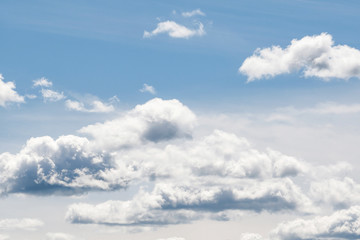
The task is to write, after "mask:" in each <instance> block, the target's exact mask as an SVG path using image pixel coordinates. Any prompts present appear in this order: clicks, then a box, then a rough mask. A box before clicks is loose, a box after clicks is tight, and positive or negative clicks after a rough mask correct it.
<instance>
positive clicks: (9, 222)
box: [0, 218, 44, 230]
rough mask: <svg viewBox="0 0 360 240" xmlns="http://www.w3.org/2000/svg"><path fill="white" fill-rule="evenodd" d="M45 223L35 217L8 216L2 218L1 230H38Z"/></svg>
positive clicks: (0, 220) (0, 221)
mask: <svg viewBox="0 0 360 240" xmlns="http://www.w3.org/2000/svg"><path fill="white" fill-rule="evenodd" d="M43 225H44V223H43V222H42V221H40V220H39V219H35V218H22V219H17V218H8V219H0V230H36V229H38V228H39V227H42V226H43Z"/></svg>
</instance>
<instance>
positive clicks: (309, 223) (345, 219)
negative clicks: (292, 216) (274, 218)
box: [270, 206, 360, 240]
mask: <svg viewBox="0 0 360 240" xmlns="http://www.w3.org/2000/svg"><path fill="white" fill-rule="evenodd" d="M359 226H360V207H359V206H353V207H351V208H349V209H346V210H341V211H337V212H335V213H333V214H332V215H330V216H324V217H315V218H313V219H308V220H305V219H296V220H293V221H290V222H285V223H282V224H280V225H279V226H278V227H277V228H276V229H275V230H273V231H272V233H271V238H270V239H281V240H293V239H299V240H305V239H329V240H330V239H358V238H360V227H359Z"/></svg>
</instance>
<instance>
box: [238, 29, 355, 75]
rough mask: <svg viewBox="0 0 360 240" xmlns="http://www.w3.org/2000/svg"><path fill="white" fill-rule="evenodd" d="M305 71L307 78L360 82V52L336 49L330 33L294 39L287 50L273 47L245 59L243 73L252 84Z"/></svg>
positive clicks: (353, 49) (342, 46) (352, 49)
mask: <svg viewBox="0 0 360 240" xmlns="http://www.w3.org/2000/svg"><path fill="white" fill-rule="evenodd" d="M300 70H301V71H303V72H304V76H305V77H318V78H321V79H323V80H325V81H329V80H330V79H331V78H339V79H345V80H347V79H349V78H352V77H355V78H360V51H359V50H358V49H355V48H352V47H349V46H347V45H334V42H333V40H332V36H331V35H330V34H327V33H322V34H320V35H314V36H306V37H303V38H302V39H300V40H297V39H294V40H292V41H291V44H290V45H289V46H287V47H286V48H284V49H283V48H281V47H280V46H272V47H271V48H264V49H257V50H256V51H255V53H254V55H253V56H251V57H248V58H247V59H245V61H244V62H243V64H242V65H241V67H240V68H239V72H241V73H242V74H245V75H247V76H248V82H251V81H254V80H256V79H261V78H269V77H274V76H277V75H280V74H286V73H292V72H296V71H300Z"/></svg>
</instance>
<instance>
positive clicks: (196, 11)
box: [181, 9, 205, 18]
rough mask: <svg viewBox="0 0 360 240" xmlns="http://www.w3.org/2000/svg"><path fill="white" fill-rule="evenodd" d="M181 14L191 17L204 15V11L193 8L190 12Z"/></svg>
mask: <svg viewBox="0 0 360 240" xmlns="http://www.w3.org/2000/svg"><path fill="white" fill-rule="evenodd" d="M181 15H182V16H183V17H187V18H188V17H193V16H197V15H198V16H205V13H204V12H203V11H201V10H200V9H195V10H192V11H190V12H182V13H181Z"/></svg>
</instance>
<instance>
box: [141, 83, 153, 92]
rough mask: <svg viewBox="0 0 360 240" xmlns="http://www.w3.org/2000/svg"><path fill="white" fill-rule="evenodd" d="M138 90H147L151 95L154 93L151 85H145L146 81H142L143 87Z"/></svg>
mask: <svg viewBox="0 0 360 240" xmlns="http://www.w3.org/2000/svg"><path fill="white" fill-rule="evenodd" d="M139 91H140V92H148V93H151V94H152V95H155V94H156V90H155V88H154V87H153V86H151V85H147V84H146V83H144V85H143V87H142V88H141V89H140V90H139Z"/></svg>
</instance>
